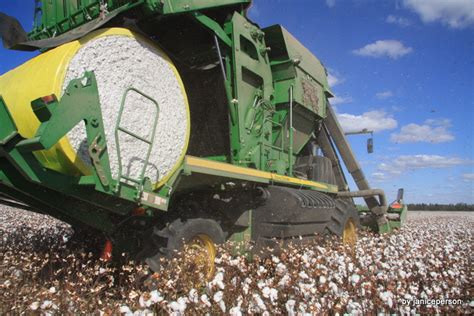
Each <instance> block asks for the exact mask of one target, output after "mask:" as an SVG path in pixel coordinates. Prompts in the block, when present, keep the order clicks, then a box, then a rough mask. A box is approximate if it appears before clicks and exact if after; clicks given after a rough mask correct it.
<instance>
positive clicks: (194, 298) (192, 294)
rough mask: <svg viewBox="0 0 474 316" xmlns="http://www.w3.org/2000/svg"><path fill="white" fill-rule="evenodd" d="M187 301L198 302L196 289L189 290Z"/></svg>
mask: <svg viewBox="0 0 474 316" xmlns="http://www.w3.org/2000/svg"><path fill="white" fill-rule="evenodd" d="M188 298H189V301H190V302H192V303H197V302H199V295H198V292H197V290H196V289H191V290H190V291H189V294H188Z"/></svg>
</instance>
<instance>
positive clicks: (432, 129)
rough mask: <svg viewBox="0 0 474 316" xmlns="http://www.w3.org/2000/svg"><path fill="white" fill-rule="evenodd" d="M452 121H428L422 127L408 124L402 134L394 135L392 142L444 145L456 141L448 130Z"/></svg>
mask: <svg viewBox="0 0 474 316" xmlns="http://www.w3.org/2000/svg"><path fill="white" fill-rule="evenodd" d="M449 127H451V121H450V120H448V119H442V120H426V121H425V122H424V123H423V124H422V125H418V124H414V123H412V124H408V125H405V126H402V128H401V130H400V133H393V134H392V135H391V136H390V140H391V141H392V142H395V143H402V144H403V143H417V142H426V143H434V144H438V143H444V142H449V141H452V140H454V135H453V134H452V133H451V132H450V131H449V130H448V128H449Z"/></svg>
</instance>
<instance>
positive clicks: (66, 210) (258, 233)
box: [0, 0, 406, 270]
mask: <svg viewBox="0 0 474 316" xmlns="http://www.w3.org/2000/svg"><path fill="white" fill-rule="evenodd" d="M32 5H33V3H32ZM34 5H35V21H34V28H33V30H32V31H31V32H30V33H28V34H26V33H25V32H24V31H23V29H22V28H21V26H20V24H19V23H18V21H17V20H15V19H14V18H13V17H9V16H7V15H5V14H1V13H0V32H1V35H2V38H3V43H4V46H5V47H7V48H10V49H15V50H28V51H34V50H39V51H40V54H39V55H38V56H36V57H34V58H32V59H31V60H29V61H27V62H26V63H24V64H23V65H21V66H19V67H17V68H15V69H13V70H11V71H9V72H7V73H6V74H4V75H2V76H1V77H0V203H4V204H7V205H13V206H15V207H21V208H25V209H28V210H33V211H36V212H40V213H45V214H49V215H51V216H54V217H56V218H58V219H61V220H63V221H65V222H68V223H70V224H71V225H73V227H81V226H84V227H89V228H93V229H94V230H96V231H97V232H101V233H102V234H104V235H105V236H107V240H108V245H109V246H110V243H112V244H113V246H114V250H115V251H116V252H118V251H124V249H125V250H127V251H129V252H130V253H132V254H133V255H135V256H136V257H137V258H139V259H142V260H145V261H146V262H147V263H148V264H149V266H150V267H151V268H152V269H154V270H156V269H158V268H159V262H160V258H162V257H168V256H170V255H171V252H172V251H173V250H177V249H180V247H182V245H183V241H184V242H185V243H193V244H196V245H199V246H200V247H201V248H202V249H204V250H205V251H206V252H207V253H208V257H209V258H211V257H212V256H213V254H215V246H214V245H215V244H218V243H222V242H224V241H225V240H234V241H244V240H245V241H251V243H253V244H254V247H253V249H252V251H254V252H256V251H260V250H262V249H267V247H270V248H277V247H281V246H282V245H283V246H284V245H285V244H286V243H287V242H290V241H295V238H296V237H298V238H297V240H298V241H300V242H305V241H307V240H310V239H311V238H313V237H314V236H315V234H336V235H339V236H341V237H342V238H343V240H344V241H345V242H354V241H355V239H356V236H357V235H356V232H357V229H358V228H359V227H360V226H361V224H363V225H367V226H370V227H371V228H373V229H374V230H376V231H378V232H380V233H384V232H388V231H390V230H391V229H392V228H394V227H399V226H400V225H401V223H402V222H403V220H404V217H405V214H406V207H405V205H404V204H403V201H402V195H403V194H402V191H400V192H399V196H398V198H397V200H396V202H395V203H394V204H392V205H390V206H389V205H388V204H387V200H386V198H385V194H384V192H383V191H382V190H377V189H371V188H370V186H369V184H368V182H367V180H366V178H365V177H364V174H363V172H362V170H361V168H360V165H359V163H358V161H357V160H356V158H355V156H354V154H353V152H352V150H351V147H350V145H349V143H348V142H347V139H346V137H345V135H344V132H343V130H342V128H341V126H340V124H339V122H338V121H337V118H336V116H335V113H334V110H333V109H332V108H331V106H330V104H329V99H330V98H331V97H332V93H331V91H330V89H329V86H328V82H327V73H326V69H325V68H324V66H323V65H322V64H321V62H320V61H319V60H318V59H317V58H316V57H315V56H314V55H313V54H312V53H311V52H310V51H309V50H308V49H306V48H305V47H304V46H303V45H302V44H301V43H300V42H298V40H297V39H295V38H294V37H293V36H292V35H291V34H290V33H289V32H288V31H287V30H285V29H284V28H283V27H282V26H280V25H273V26H269V27H266V28H260V27H259V26H258V25H257V24H255V23H254V22H252V21H250V20H249V19H248V17H247V14H246V11H247V9H248V8H249V6H250V0H220V1H211V0H128V1H127V0H108V1H97V0H81V1H79V0H77V1H76V0H66V1H63V0H61V1H59V0H49V1H35V2H34ZM361 128H363V126H361ZM339 159H341V160H342V162H343V163H344V164H345V166H346V168H347V171H348V173H349V174H350V175H351V176H352V177H353V179H354V182H355V184H356V185H357V190H356V191H350V190H349V187H348V184H347V181H346V178H345V176H344V172H343V169H342V166H341V163H340V161H339ZM355 197H362V198H363V199H364V200H365V202H366V204H367V209H368V211H367V212H366V213H364V214H362V213H361V214H359V212H358V211H357V208H356V207H355V204H354V202H353V198H355ZM362 215H363V216H362Z"/></svg>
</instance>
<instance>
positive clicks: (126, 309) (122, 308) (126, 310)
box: [119, 305, 132, 314]
mask: <svg viewBox="0 0 474 316" xmlns="http://www.w3.org/2000/svg"><path fill="white" fill-rule="evenodd" d="M119 311H120V313H122V314H129V313H130V314H131V313H132V311H131V310H130V307H128V306H127V305H122V306H120V309H119Z"/></svg>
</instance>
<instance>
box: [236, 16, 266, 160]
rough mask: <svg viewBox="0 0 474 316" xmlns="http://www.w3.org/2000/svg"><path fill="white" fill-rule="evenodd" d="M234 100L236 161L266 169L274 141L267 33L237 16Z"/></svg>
mask: <svg viewBox="0 0 474 316" xmlns="http://www.w3.org/2000/svg"><path fill="white" fill-rule="evenodd" d="M232 36H233V41H232V42H233V47H232V49H233V54H234V58H233V70H234V71H233V73H234V78H233V82H234V85H233V86H234V96H235V98H236V99H237V102H238V106H237V109H238V118H239V119H238V122H237V123H236V124H237V125H238V126H236V127H237V128H235V127H234V128H233V134H232V136H231V138H232V144H233V148H232V149H233V159H234V161H239V162H245V163H247V164H248V165H249V166H253V167H257V168H260V169H265V165H266V161H267V158H268V155H269V149H270V144H271V137H272V105H271V102H270V99H271V95H272V94H273V84H272V73H271V68H270V62H269V59H268V51H267V48H266V45H265V38H264V33H263V32H262V31H261V30H260V29H259V28H258V27H256V26H255V25H253V24H252V23H250V22H249V21H248V20H247V19H246V18H244V17H243V16H242V15H240V14H238V13H234V16H233V17H232Z"/></svg>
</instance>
